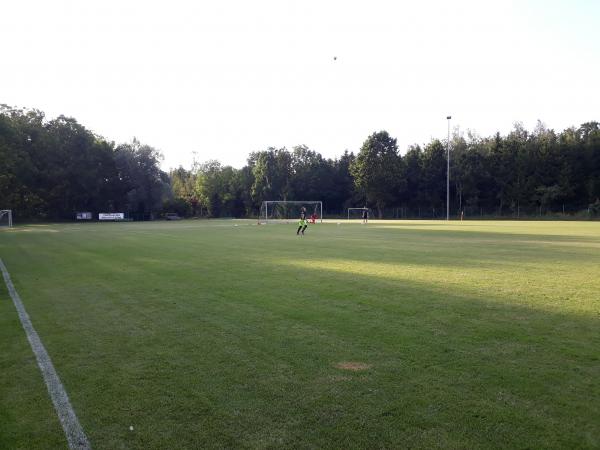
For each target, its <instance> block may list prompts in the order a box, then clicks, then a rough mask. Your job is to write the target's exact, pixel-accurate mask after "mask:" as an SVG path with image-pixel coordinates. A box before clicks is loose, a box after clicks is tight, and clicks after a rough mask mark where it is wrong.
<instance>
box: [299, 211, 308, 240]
mask: <svg viewBox="0 0 600 450" xmlns="http://www.w3.org/2000/svg"><path fill="white" fill-rule="evenodd" d="M306 227H308V220H306V208H305V207H304V206H303V207H302V209H301V210H300V221H299V222H298V231H296V234H300V233H302V236H304V230H306Z"/></svg>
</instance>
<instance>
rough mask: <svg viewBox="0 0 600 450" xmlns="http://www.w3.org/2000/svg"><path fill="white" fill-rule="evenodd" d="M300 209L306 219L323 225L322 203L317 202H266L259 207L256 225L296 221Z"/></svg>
mask: <svg viewBox="0 0 600 450" xmlns="http://www.w3.org/2000/svg"><path fill="white" fill-rule="evenodd" d="M302 208H304V209H305V211H306V218H307V219H308V220H309V221H311V219H312V220H314V221H315V222H316V221H319V222H320V223H323V202H321V201H317V200H304V201H300V200H294V201H290V200H267V201H264V202H262V204H261V205H260V213H259V216H258V223H265V224H266V223H271V222H274V223H277V222H283V223H290V222H291V221H295V220H298V218H299V217H300V212H301V211H302Z"/></svg>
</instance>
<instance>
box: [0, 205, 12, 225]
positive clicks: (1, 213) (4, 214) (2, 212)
mask: <svg viewBox="0 0 600 450" xmlns="http://www.w3.org/2000/svg"><path fill="white" fill-rule="evenodd" d="M0 227H12V211H11V210H10V209H0Z"/></svg>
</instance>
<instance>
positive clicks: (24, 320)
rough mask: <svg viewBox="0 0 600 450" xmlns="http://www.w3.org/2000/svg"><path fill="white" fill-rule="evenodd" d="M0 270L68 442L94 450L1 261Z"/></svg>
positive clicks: (78, 447) (0, 260)
mask: <svg viewBox="0 0 600 450" xmlns="http://www.w3.org/2000/svg"><path fill="white" fill-rule="evenodd" d="M0 269H1V270H2V275H3V276H4V282H5V283H6V287H7V288H8V293H9V294H10V296H11V298H12V300H13V303H14V304H15V308H16V309H17V313H18V314H19V319H21V325H23V329H24V330H25V334H27V339H28V340H29V344H30V345H31V349H32V350H33V353H34V354H35V359H36V360H37V363H38V366H39V368H40V370H41V371H42V376H43V377H44V382H45V383H46V387H47V388H48V393H49V394H50V398H51V399H52V403H53V404H54V409H56V414H58V419H59V420H60V423H61V425H62V427H63V430H64V432H65V436H66V438H67V442H68V443H69V448H71V449H78V450H87V449H91V446H90V443H89V442H88V440H87V437H86V436H85V433H84V432H83V428H81V425H80V424H79V420H77V416H76V415H75V411H74V410H73V407H72V406H71V402H70V401H69V396H68V395H67V392H66V391H65V388H64V387H63V385H62V383H61V382H60V378H58V374H57V373H56V370H55V369H54V365H53V364H52V361H51V360H50V355H48V352H47V351H46V349H45V348H44V344H42V341H41V339H40V337H39V336H38V334H37V332H36V331H35V328H33V325H32V324H31V320H30V319H29V315H28V314H27V311H25V307H24V306H23V303H22V302H21V298H20V297H19V294H17V291H16V289H15V287H14V286H13V284H12V281H11V279H10V275H9V273H8V270H6V266H5V265H4V263H3V262H2V259H0Z"/></svg>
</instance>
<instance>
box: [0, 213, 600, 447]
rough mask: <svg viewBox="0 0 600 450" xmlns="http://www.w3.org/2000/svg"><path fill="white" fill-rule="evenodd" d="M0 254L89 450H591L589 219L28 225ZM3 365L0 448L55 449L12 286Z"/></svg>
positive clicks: (594, 375)
mask: <svg viewBox="0 0 600 450" xmlns="http://www.w3.org/2000/svg"><path fill="white" fill-rule="evenodd" d="M234 224H236V225H238V226H237V227H235V226H233V225H234ZM0 257H1V258H2V259H3V260H4V262H5V264H6V265H7V267H8V269H9V271H10V272H11V275H12V278H13V282H14V284H15V286H16V288H17V290H18V292H19V293H20V296H21V298H22V300H23V302H24V304H25V306H26V308H27V310H28V312H29V315H30V316H31V319H32V322H33V324H34V326H35V327H36V329H37V331H38V333H39V334H40V336H41V338H42V340H43V342H44V344H45V345H46V348H47V350H48V352H49V354H50V355H51V357H52V359H53V362H54V365H55V367H56V369H57V371H58V373H59V375H60V377H61V379H62V381H63V384H64V385H65V388H66V390H67V392H68V393H69V396H70V398H71V402H72V404H73V406H74V408H75V410H76V412H77V414H78V416H79V419H80V421H81V423H82V425H83V428H84V429H85V431H86V433H87V435H88V437H89V439H90V442H91V444H92V446H93V448H95V449H125V448H139V449H148V448H172V449H176V448H177V449H179V448H398V447H410V448H427V449H429V448H598V447H599V446H600V223H589V222H476V221H473V222H471V221H469V222H464V223H451V224H447V223H444V222H425V221H423V222H410V221H399V222H379V223H378V222H373V223H370V224H369V225H368V226H362V225H359V224H347V223H345V222H343V223H342V224H341V225H337V224H336V223H335V222H334V223H329V224H323V225H316V226H311V227H309V229H308V231H307V236H305V237H304V238H300V237H297V236H296V235H295V226H294V225H269V226H256V225H254V224H253V223H251V222H244V221H182V222H165V223H158V222H156V223H121V224H111V223H106V224H69V225H43V226H25V227H16V228H14V229H12V230H2V231H0ZM344 362H353V363H362V364H364V365H365V366H364V367H365V368H364V369H363V370H358V371H352V370H347V369H343V368H340V367H339V366H338V365H339V364H340V363H344ZM0 363H1V364H2V366H1V369H2V370H0V448H24V449H25V448H27V449H30V448H55V447H58V448H61V447H62V448H64V447H65V446H66V441H65V439H64V436H63V434H62V430H61V428H60V425H59V423H58V420H57V418H56V415H55V413H54V411H53V409H52V405H51V403H50V400H49V399H48V395H47V393H46V390H45V386H44V384H43V381H42V379H41V375H40V372H39V370H38V369H37V366H36V363H35V360H34V359H33V355H32V353H31V349H30V348H29V345H28V342H27V340H26V337H25V335H24V332H23V330H22V329H21V326H20V324H19V322H18V318H17V315H16V312H15V310H14V307H13V305H12V302H11V301H10V299H9V297H8V294H7V293H6V290H5V289H4V288H0ZM130 425H133V427H134V431H130V430H129V426H130Z"/></svg>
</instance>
